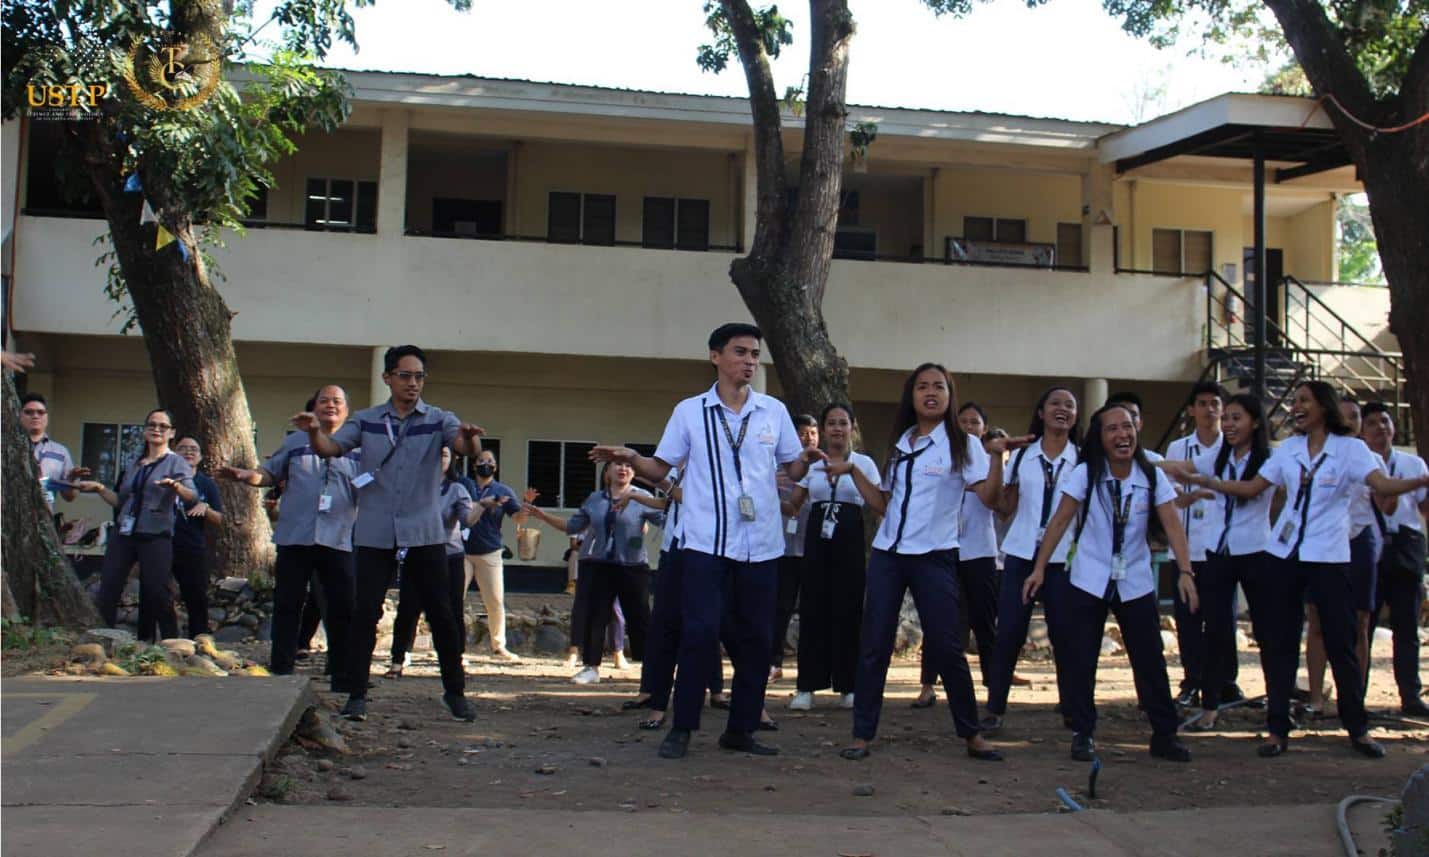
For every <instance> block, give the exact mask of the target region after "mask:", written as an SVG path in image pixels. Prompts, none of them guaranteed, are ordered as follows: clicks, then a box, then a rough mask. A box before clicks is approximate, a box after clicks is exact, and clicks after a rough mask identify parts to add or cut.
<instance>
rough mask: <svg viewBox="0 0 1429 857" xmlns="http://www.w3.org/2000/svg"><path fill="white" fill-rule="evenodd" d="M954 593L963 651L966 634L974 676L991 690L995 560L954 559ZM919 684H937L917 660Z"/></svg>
mask: <svg viewBox="0 0 1429 857" xmlns="http://www.w3.org/2000/svg"><path fill="white" fill-rule="evenodd" d="M958 591H959V594H961V595H962V600H961V601H960V602H959V603H960V606H961V608H962V615H961V616H960V617H959V618H960V619H961V620H962V622H963V628H964V631H963V637H962V640H963V648H964V649H966V648H967V644H968V633H969V632H971V634H972V637H973V639H974V640H977V664H978V672H979V673H981V674H982V686H983V687H991V686H992V674H993V668H992V658H993V651H994V650H995V649H996V648H997V602H998V586H997V557H992V556H983V557H978V558H977V559H963V558H962V557H958ZM919 666H920V667H921V669H920V670H919V673H918V678H919V681H920V683H922V684H925V685H932V684H934V683H935V682H937V680H938V675H937V673H935V672H934V671H933V667H932V665H930V664H929V663H928V659H927V658H924V657H921V653H920V659H919Z"/></svg>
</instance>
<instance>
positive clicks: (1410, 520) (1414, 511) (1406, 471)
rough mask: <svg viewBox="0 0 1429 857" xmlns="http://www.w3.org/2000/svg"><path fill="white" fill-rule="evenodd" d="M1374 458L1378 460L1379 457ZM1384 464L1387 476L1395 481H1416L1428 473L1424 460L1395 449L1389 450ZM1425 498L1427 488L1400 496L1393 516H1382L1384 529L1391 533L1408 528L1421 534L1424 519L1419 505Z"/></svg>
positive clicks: (1428, 469)
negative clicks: (1401, 528) (1387, 469)
mask: <svg viewBox="0 0 1429 857" xmlns="http://www.w3.org/2000/svg"><path fill="white" fill-rule="evenodd" d="M1375 457H1376V458H1379V456H1375ZM1381 460H1383V459H1381ZM1385 464H1386V466H1387V467H1388V468H1389V475H1390V476H1393V477H1394V478H1395V479H1418V478H1420V477H1421V476H1424V475H1425V474H1426V473H1429V467H1425V465H1424V459H1422V458H1420V457H1419V456H1417V455H1410V454H1409V453H1407V452H1400V451H1399V450H1397V449H1393V450H1390V452H1389V461H1387V462H1385ZM1426 496H1429V488H1422V487H1421V488H1416V489H1414V490H1413V491H1410V492H1408V493H1406V494H1400V495H1399V498H1398V502H1397V503H1396V504H1395V507H1394V514H1393V515H1385V516H1384V526H1385V529H1386V530H1388V531H1389V532H1391V533H1393V532H1397V531H1398V530H1399V528H1400V527H1408V528H1409V529H1411V530H1418V531H1419V532H1420V533H1423V532H1424V519H1423V518H1422V517H1420V515H1419V504H1420V503H1423V502H1424V498H1425V497H1426Z"/></svg>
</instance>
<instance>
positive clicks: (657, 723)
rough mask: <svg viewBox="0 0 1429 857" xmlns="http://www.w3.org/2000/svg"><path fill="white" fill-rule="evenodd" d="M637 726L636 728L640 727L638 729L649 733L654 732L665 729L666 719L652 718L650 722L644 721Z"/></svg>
mask: <svg viewBox="0 0 1429 857" xmlns="http://www.w3.org/2000/svg"><path fill="white" fill-rule="evenodd" d="M635 725H636V727H638V728H640V729H645V730H647V731H653V730H656V729H663V728H665V718H663V717H652V718H650V719H649V720H642V721H640V722H639V723H637V724H635Z"/></svg>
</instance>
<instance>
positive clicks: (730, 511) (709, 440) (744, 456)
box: [655, 387, 803, 563]
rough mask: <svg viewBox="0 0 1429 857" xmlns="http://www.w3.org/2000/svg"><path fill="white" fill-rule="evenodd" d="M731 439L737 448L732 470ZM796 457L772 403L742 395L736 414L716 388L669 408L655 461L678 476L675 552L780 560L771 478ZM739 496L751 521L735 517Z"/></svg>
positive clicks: (786, 424)
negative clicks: (680, 476)
mask: <svg viewBox="0 0 1429 857" xmlns="http://www.w3.org/2000/svg"><path fill="white" fill-rule="evenodd" d="M746 420H747V421H748V422H747V427H743V426H746ZM742 427H743V428H742ZM726 429H728V433H726ZM741 432H742V433H743V434H744V439H743V441H742V442H741V441H740V437H739V435H740V434H741ZM731 438H733V439H734V441H735V442H737V443H738V444H739V464H738V465H737V466H736V463H735V458H734V452H733V446H734V444H732V443H731V442H730V439H731ZM802 451H803V446H802V445H801V444H800V443H799V436H798V434H797V433H796V432H795V431H794V422H793V421H792V420H791V419H789V411H788V410H787V409H786V408H785V407H784V403H783V402H780V401H779V400H778V399H775V398H774V397H772V396H766V395H764V394H763V393H759V392H756V391H754V390H750V391H749V393H748V398H746V399H745V402H744V405H743V407H742V408H741V409H740V411H739V412H738V413H736V412H734V411H732V410H730V409H729V408H728V407H726V406H725V405H724V404H723V403H722V402H721V401H720V399H719V395H718V391H717V387H710V389H709V390H708V391H706V392H704V393H702V394H700V395H698V396H693V397H691V398H688V399H685V400H684V401H683V402H680V404H678V405H676V406H675V411H674V413H673V414H671V415H670V421H669V422H668V423H667V424H666V425H665V432H664V434H663V435H662V436H661V438H660V443H659V445H658V446H657V447H656V449H655V457H656V458H658V459H660V460H661V461H663V462H665V463H666V464H670V465H673V466H675V467H680V468H681V469H682V470H683V472H684V474H685V476H684V481H683V482H682V483H681V486H682V487H681V498H682V508H681V509H680V527H681V530H682V533H683V535H682V538H683V544H682V547H683V548H684V549H686V550H694V551H699V552H701V553H707V554H711V555H713V556H719V557H724V558H726V559H731V560H735V561H736V562H751V563H752V562H767V561H768V560H771V559H778V558H779V557H781V556H783V555H784V547H785V545H784V526H783V522H784V516H783V514H782V513H781V510H780V508H779V490H778V484H777V482H776V479H775V471H776V469H777V468H778V466H779V465H781V464H788V463H790V462H792V461H793V460H794V459H796V458H798V457H799V455H800V453H801V452H802ZM741 497H747V498H748V501H749V502H750V503H752V504H753V511H754V515H753V520H746V519H745V517H744V515H743V514H741V512H740V498H741Z"/></svg>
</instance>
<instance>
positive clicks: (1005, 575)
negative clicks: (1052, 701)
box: [978, 554, 1071, 717]
mask: <svg viewBox="0 0 1429 857" xmlns="http://www.w3.org/2000/svg"><path fill="white" fill-rule="evenodd" d="M1032 565H1033V563H1032V560H1030V559H1023V558H1022V557H1020V556H1012V555H1011V554H1009V555H1008V556H1007V558H1006V560H1005V561H1004V562H1003V566H1002V585H1001V586H1000V587H999V591H998V599H997V642H996V643H995V644H994V646H993V649H992V654H991V655H990V656H988V655H984V656H982V660H983V662H984V663H989V662H990V666H991V669H992V676H991V678H990V679H987V680H986V683H987V710H988V711H991V712H992V713H993V714H995V715H997V716H998V717H1001V716H1002V715H1004V714H1006V713H1007V695H1008V693H1009V692H1010V691H1011V689H1012V674H1013V672H1014V671H1015V670H1016V669H1017V658H1018V657H1019V656H1020V655H1021V654H1022V646H1023V645H1024V644H1026V642H1027V628H1028V627H1029V626H1030V625H1031V624H1032V607H1033V603H1035V602H1036V601H1041V602H1042V612H1043V614H1044V615H1045V618H1046V620H1047V638H1048V639H1049V640H1050V641H1051V643H1052V657H1053V659H1054V663H1055V666H1056V670H1057V695H1058V698H1059V699H1061V700H1065V699H1066V694H1065V693H1064V692H1063V688H1062V683H1063V669H1062V654H1063V652H1062V649H1063V642H1062V626H1063V622H1062V613H1061V610H1062V599H1063V598H1065V597H1066V595H1065V593H1066V590H1067V587H1069V586H1071V583H1069V582H1068V580H1067V566H1066V565H1064V564H1063V563H1060V562H1058V563H1048V565H1047V571H1046V574H1045V575H1044V577H1043V578H1042V588H1041V589H1040V590H1039V591H1038V592H1037V597H1036V598H1035V599H1034V600H1033V601H1032V602H1028V603H1026V604H1024V603H1022V587H1023V585H1024V584H1025V583H1026V582H1027V578H1028V577H1029V576H1031V574H1032ZM981 646H982V644H981V643H979V644H978V647H979V649H981Z"/></svg>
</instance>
